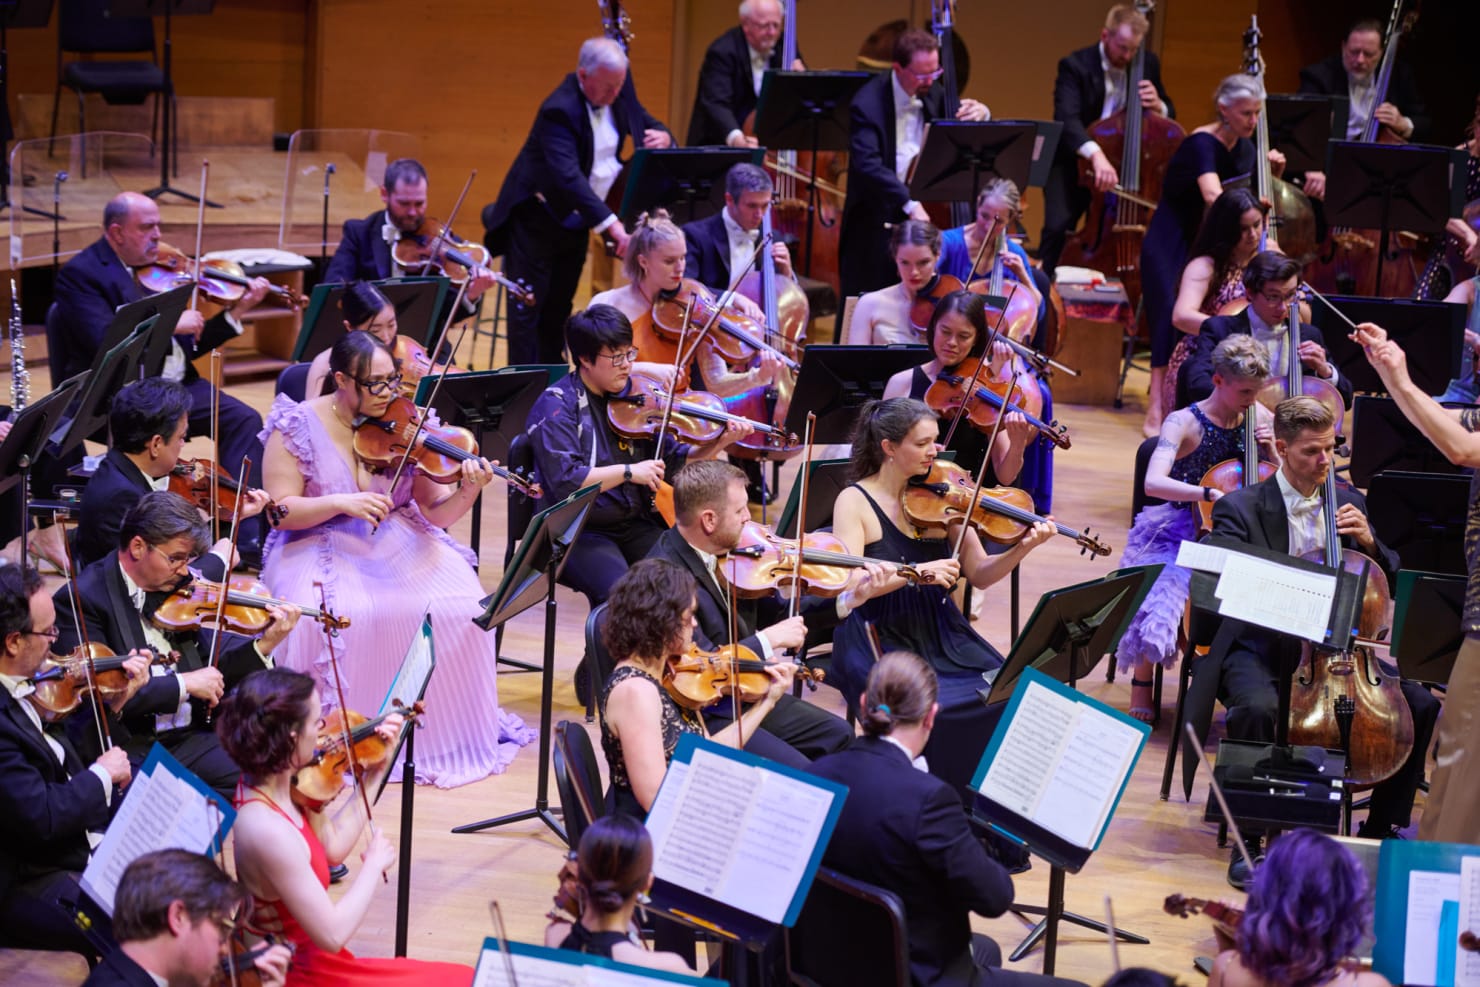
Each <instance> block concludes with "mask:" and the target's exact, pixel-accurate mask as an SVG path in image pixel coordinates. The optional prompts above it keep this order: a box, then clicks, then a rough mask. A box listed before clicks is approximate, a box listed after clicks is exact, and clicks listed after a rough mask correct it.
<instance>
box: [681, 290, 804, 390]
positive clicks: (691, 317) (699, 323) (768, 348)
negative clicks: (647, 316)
mask: <svg viewBox="0 0 1480 987" xmlns="http://www.w3.org/2000/svg"><path fill="white" fill-rule="evenodd" d="M716 311H718V312H719V314H718V316H717V317H716V315H715V312H716ZM685 312H688V321H687V322H685V321H684V313H685ZM652 314H653V329H654V330H655V331H656V332H657V333H658V335H659V336H662V337H663V338H665V339H672V340H674V341H677V340H678V339H679V337H680V336H685V335H687V334H688V333H690V332H692V331H694V330H696V329H703V328H704V327H705V326H707V325H709V322H710V320H711V319H713V320H714V328H713V330H711V331H710V333H709V335H708V336H707V337H706V338H707V339H709V340H712V342H711V345H712V346H713V347H714V350H715V352H716V353H718V354H719V355H720V356H721V357H723V358H724V360H725V362H726V363H730V364H737V365H738V364H745V363H749V362H750V361H751V360H753V359H754V358H755V357H756V355H757V354H759V353H773V354H775V355H776V357H777V358H778V359H780V360H781V363H782V365H783V366H785V367H786V369H788V370H790V371H791V372H792V373H795V372H797V371H798V370H800V369H801V364H800V363H798V362H797V361H796V359H795V357H796V356H798V355H800V354H799V353H798V344H797V343H796V341H795V340H792V339H789V338H787V337H786V336H783V335H781V334H779V333H775V332H772V331H771V329H770V328H769V327H767V326H766V325H765V324H764V323H762V322H757V321H756V320H755V319H752V318H751V317H750V316H748V315H746V314H745V313H743V312H741V311H740V310H739V309H738V308H735V307H734V306H733V305H726V306H725V307H724V308H723V309H718V300H717V299H716V298H715V297H714V296H713V295H711V294H710V293H709V289H707V288H705V287H704V286H703V285H701V284H700V283H699V282H697V281H695V280H693V279H692V278H684V279H683V282H682V283H681V284H680V285H679V287H678V290H677V291H673V292H660V293H659V294H658V297H657V299H655V300H654V302H653V309H652ZM773 343H774V345H773Z"/></svg>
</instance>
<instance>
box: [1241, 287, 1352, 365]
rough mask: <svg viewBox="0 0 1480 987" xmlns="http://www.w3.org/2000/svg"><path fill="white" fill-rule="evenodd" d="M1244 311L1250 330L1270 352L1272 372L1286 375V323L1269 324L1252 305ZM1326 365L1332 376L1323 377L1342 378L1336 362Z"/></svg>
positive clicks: (1287, 335)
mask: <svg viewBox="0 0 1480 987" xmlns="http://www.w3.org/2000/svg"><path fill="white" fill-rule="evenodd" d="M1244 311H1246V312H1248V313H1249V330H1250V331H1251V332H1252V333H1253V336H1254V338H1255V339H1257V340H1259V342H1261V343H1263V344H1264V350H1265V352H1267V353H1268V354H1269V369H1270V372H1271V373H1272V374H1273V375H1274V376H1276V377H1283V376H1285V368H1286V364H1287V363H1288V362H1289V359H1290V356H1289V354H1288V353H1286V352H1285V343H1286V340H1287V339H1288V337H1289V333H1287V332H1286V331H1285V330H1286V326H1285V323H1284V322H1281V323H1280V324H1279V325H1275V326H1271V325H1269V324H1268V323H1266V322H1265V321H1264V320H1263V319H1261V318H1259V313H1258V312H1256V311H1254V306H1252V305H1250V306H1249V307H1248V308H1246V309H1244ZM1287 321H1288V320H1287ZM1296 345H1297V346H1298V345H1299V344H1298V343H1297V344H1296ZM1326 365H1327V366H1328V367H1330V368H1331V376H1330V377H1321V379H1322V380H1329V381H1330V382H1331V383H1332V384H1335V383H1336V382H1337V381H1338V380H1339V379H1340V378H1341V371H1339V370H1337V369H1336V364H1334V363H1332V362H1331V361H1330V360H1327V361H1326ZM1307 373H1309V374H1310V375H1311V376H1312V377H1320V376H1321V375H1320V374H1318V373H1316V372H1315V371H1307Z"/></svg>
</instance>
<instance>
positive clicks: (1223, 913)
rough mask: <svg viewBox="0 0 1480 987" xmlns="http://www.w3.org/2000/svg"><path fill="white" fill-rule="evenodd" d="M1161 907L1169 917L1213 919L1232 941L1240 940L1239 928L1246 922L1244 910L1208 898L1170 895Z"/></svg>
mask: <svg viewBox="0 0 1480 987" xmlns="http://www.w3.org/2000/svg"><path fill="white" fill-rule="evenodd" d="M1161 907H1162V910H1163V911H1164V912H1166V913H1167V914H1168V915H1175V916H1177V917H1178V918H1187V917H1188V916H1189V915H1197V914H1198V913H1202V914H1203V915H1206V916H1207V917H1208V918H1210V919H1212V920H1213V925H1214V927H1215V928H1217V929H1219V930H1220V931H1221V932H1223V933H1224V934H1225V935H1227V936H1228V938H1230V939H1236V938H1238V927H1239V924H1240V923H1242V922H1243V920H1244V910H1243V909H1242V908H1235V907H1233V906H1232V905H1225V904H1223V902H1221V901H1209V900H1208V899H1206V898H1188V897H1185V896H1183V895H1180V894H1169V895H1167V898H1166V901H1164V902H1163V903H1162V906H1161Z"/></svg>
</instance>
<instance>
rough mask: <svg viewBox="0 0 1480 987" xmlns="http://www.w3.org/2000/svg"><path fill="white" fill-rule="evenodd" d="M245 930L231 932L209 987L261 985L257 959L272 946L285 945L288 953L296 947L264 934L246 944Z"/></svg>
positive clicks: (253, 986)
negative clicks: (254, 941)
mask: <svg viewBox="0 0 1480 987" xmlns="http://www.w3.org/2000/svg"><path fill="white" fill-rule="evenodd" d="M246 931H247V930H246V929H241V928H239V929H237V930H234V931H233V932H232V934H231V940H230V942H229V943H228V944H227V950H226V955H225V956H223V957H221V963H220V967H219V968H218V969H217V971H216V973H215V975H214V976H212V977H211V982H210V987H261V985H262V974H261V973H259V972H257V966H256V964H257V960H259V959H261V958H262V956H263V955H264V954H266V953H267V952H268V950H270V949H272V948H273V947H274V946H286V947H287V948H288V952H289V954H292V953H294V952H295V951H296V949H297V947H295V946H294V945H293V944H292V943H291V942H289V941H288V940H286V939H279V938H278V937H277V936H265V937H263V940H262V941H261V942H259V943H257V944H256V945H255V946H252V945H248V944H247V940H246V935H245V933H246Z"/></svg>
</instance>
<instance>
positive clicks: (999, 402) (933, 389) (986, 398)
mask: <svg viewBox="0 0 1480 987" xmlns="http://www.w3.org/2000/svg"><path fill="white" fill-rule="evenodd" d="M979 363H980V361H979V360H978V359H977V358H976V357H968V358H967V359H965V360H962V361H961V362H960V363H959V364H957V365H956V366H955V367H954V368H952V369H951V370H950V371H949V372H947V371H944V370H943V371H941V372H940V373H939V374H937V375H936V377H935V380H934V381H933V382H932V383H931V385H930V387H929V389H928V390H926V391H925V403H926V404H927V405H929V406H930V410H932V411H934V412H935V413H936V415H938V416H939V417H941V418H949V417H951V416H953V415H955V413H956V409H958V408H960V407H961V402H962V401H963V400H965V395H966V387H967V385H968V384H970V383H971V381H972V379H973V378H976V390H975V392H973V393H972V395H971V397H970V399H969V400H966V420H967V421H969V422H970V423H971V424H972V426H973V427H975V428H976V429H977V430H978V431H981V432H990V431H991V430H992V426H993V424H994V423H995V422H996V421H997V416H998V415H1000V414H1001V413H1002V411H1003V410H1004V407H1005V410H1006V411H1007V412H1008V413H1009V414H1010V413H1012V412H1014V411H1015V412H1017V413H1018V414H1020V415H1022V416H1023V417H1024V418H1025V419H1027V421H1028V424H1029V425H1032V426H1033V427H1034V428H1036V429H1037V430H1038V434H1039V435H1040V436H1042V437H1043V438H1045V439H1047V440H1048V441H1050V442H1052V443H1053V444H1054V445H1056V446H1058V447H1059V448H1060V449H1068V448H1069V447H1070V445H1071V444H1072V441H1071V439H1070V436H1069V429H1068V427H1067V426H1065V425H1060V424H1059V423H1058V422H1056V421H1054V422H1045V421H1044V420H1043V419H1042V418H1040V417H1038V415H1039V414H1040V413H1041V412H1042V411H1043V392H1042V391H1040V390H1038V388H1036V387H1033V388H1026V389H1025V388H1024V387H1023V386H1022V384H1023V378H1024V376H1025V375H1024V374H1021V373H1019V374H1018V387H1017V391H1018V393H1020V394H1022V395H1023V401H1024V403H1023V404H1019V403H1018V402H1017V401H1013V402H1010V403H1005V401H1006V397H1007V389H1008V387H1009V386H1010V385H1011V383H1012V380H1011V378H1010V377H1008V376H1007V374H1008V373H1010V371H1008V370H1006V369H1004V372H1003V378H1004V379H999V378H998V377H997V376H996V375H995V374H993V373H992V372H991V371H990V369H984V370H983V371H982V373H981V376H979V377H978V376H977V372H976V371H977V366H978V364H979ZM1035 397H1036V398H1037V402H1036V405H1037V409H1038V411H1037V412H1036V413H1035V412H1034V411H1032V410H1031V408H1032V406H1033V404H1034V403H1035V402H1034V401H1033V399H1034V398H1035ZM1024 405H1027V407H1025V406H1024Z"/></svg>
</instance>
